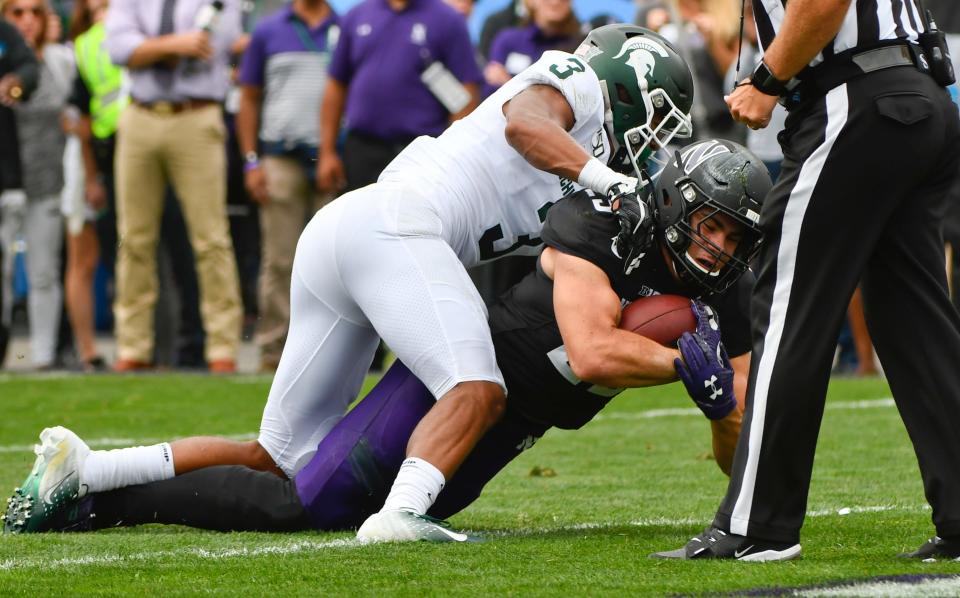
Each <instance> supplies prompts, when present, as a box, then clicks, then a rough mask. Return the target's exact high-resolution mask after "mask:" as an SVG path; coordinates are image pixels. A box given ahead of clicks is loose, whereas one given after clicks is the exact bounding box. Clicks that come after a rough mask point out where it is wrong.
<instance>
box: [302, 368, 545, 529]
mask: <svg viewBox="0 0 960 598" xmlns="http://www.w3.org/2000/svg"><path fill="white" fill-rule="evenodd" d="M434 403H436V401H435V400H434V398H433V396H432V395H431V394H430V392H429V391H428V390H427V388H426V387H425V386H424V385H423V384H422V383H421V382H420V380H418V379H417V377H416V376H414V375H413V374H412V373H411V372H410V370H408V369H407V368H406V366H404V365H403V364H402V363H400V362H399V361H397V362H395V363H394V364H393V366H392V367H391V368H390V369H389V371H387V373H386V374H385V375H384V376H383V378H382V379H381V380H380V382H378V383H377V385H376V386H375V387H374V388H373V390H371V391H370V393H369V394H368V395H367V396H366V397H364V399H363V400H362V401H360V403H359V404H358V405H357V406H356V407H354V408H353V409H352V410H351V411H350V412H349V413H347V415H346V416H344V418H343V419H342V420H340V422H339V423H337V425H336V426H335V427H334V428H333V429H332V430H331V431H330V433H329V434H327V436H325V437H324V439H323V440H322V441H321V442H320V444H319V445H318V446H317V452H316V454H315V455H314V457H313V458H312V459H311V460H310V462H309V463H308V464H307V465H306V467H304V468H303V469H302V470H300V472H299V473H298V474H297V475H296V477H295V478H294V483H295V485H296V489H297V494H298V496H299V498H300V501H301V502H302V503H303V507H304V509H306V511H307V513H308V514H309V515H310V518H311V520H312V521H313V524H314V525H315V526H316V527H317V528H318V529H323V530H335V529H347V528H356V527H359V526H360V524H361V523H363V521H364V520H365V519H366V518H367V517H369V516H370V515H372V514H373V513H375V512H377V511H379V510H380V508H381V507H382V506H383V503H384V501H385V500H386V498H387V494H388V493H389V492H390V487H391V486H392V485H393V480H394V478H395V477H396V475H397V472H398V471H399V470H400V464H401V463H403V460H404V459H405V458H406V450H407V442H408V441H409V440H410V435H411V434H412V433H413V430H414V428H415V427H416V426H417V424H418V423H419V422H420V419H421V418H423V416H424V415H426V413H427V411H429V410H430V408H431V407H433V405H434ZM546 430H547V426H544V425H542V424H537V423H534V422H531V421H529V420H527V419H526V418H524V417H522V416H521V415H520V414H518V413H517V412H516V411H514V410H512V409H510V406H509V402H508V406H507V410H506V412H505V413H504V416H503V418H502V419H501V420H500V422H499V423H497V424H496V425H495V426H494V427H493V428H491V429H490V430H489V431H488V432H487V434H486V436H484V437H483V438H482V439H481V440H480V442H479V443H477V446H476V447H475V448H474V450H473V452H472V453H471V454H470V455H469V456H468V457H467V459H466V460H465V461H464V463H463V465H461V467H460V469H459V470H458V471H457V473H456V474H454V476H453V477H452V478H451V479H450V480H448V481H447V484H446V486H445V487H444V489H443V492H441V493H440V496H439V497H438V498H437V502H436V503H434V505H433V507H432V508H431V509H430V512H429V514H430V515H431V516H434V517H439V518H441V519H444V518H447V517H450V516H451V515H453V514H455V513H458V512H459V511H461V510H463V509H464V508H466V507H467V506H468V505H469V504H470V503H472V502H473V501H474V500H476V499H477V497H478V496H480V492H481V491H482V490H483V487H484V486H485V485H486V484H487V482H488V481H490V479H491V478H493V476H494V475H496V474H497V472H499V471H500V470H501V469H503V468H504V467H505V466H506V464H507V463H509V462H510V461H511V460H513V458H514V457H516V456H517V455H519V454H520V453H521V452H523V450H524V449H526V448H529V447H530V446H532V445H533V443H534V442H535V441H536V440H537V439H539V438H540V437H541V436H543V434H544V432H546Z"/></svg>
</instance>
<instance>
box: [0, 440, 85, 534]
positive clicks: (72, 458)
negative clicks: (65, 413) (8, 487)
mask: <svg viewBox="0 0 960 598" xmlns="http://www.w3.org/2000/svg"><path fill="white" fill-rule="evenodd" d="M33 452H34V453H36V455H37V460H36V461H34V463H33V469H32V470H31V471H30V475H28V476H27V479H26V480H24V482H23V484H22V485H21V486H20V487H19V488H16V489H14V491H13V496H11V497H10V498H9V499H7V510H6V513H4V515H3V531H4V533H7V534H21V533H34V532H43V531H49V530H51V529H54V525H55V524H56V522H57V521H58V520H59V519H62V513H60V512H61V511H63V510H64V509H66V508H68V507H73V506H75V503H76V502H77V501H78V500H79V499H80V498H81V497H82V496H83V495H85V494H86V488H85V487H83V486H81V484H80V470H81V468H82V467H83V463H84V461H85V460H86V458H87V455H89V454H90V449H89V448H88V447H87V445H86V443H84V442H83V441H82V440H80V438H79V437H78V436H77V435H76V434H74V433H73V432H71V431H70V430H68V429H66V428H64V427H61V426H57V427H55V428H47V429H45V430H44V431H43V432H41V433H40V444H39V445H37V446H35V447H34V449H33Z"/></svg>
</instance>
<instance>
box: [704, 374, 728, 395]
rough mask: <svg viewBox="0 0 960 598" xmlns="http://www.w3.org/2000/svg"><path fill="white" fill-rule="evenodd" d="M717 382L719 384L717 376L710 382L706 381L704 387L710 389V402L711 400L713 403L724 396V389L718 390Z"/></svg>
mask: <svg viewBox="0 0 960 598" xmlns="http://www.w3.org/2000/svg"><path fill="white" fill-rule="evenodd" d="M716 382H717V377H716V376H710V379H709V380H704V381H703V387H704V388H707V387H710V400H711V401H716V400H717V397H720V396H723V389H722V388H717V384H716Z"/></svg>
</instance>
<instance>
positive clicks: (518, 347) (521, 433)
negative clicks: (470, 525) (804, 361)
mask: <svg viewBox="0 0 960 598" xmlns="http://www.w3.org/2000/svg"><path fill="white" fill-rule="evenodd" d="M618 231H619V224H618V221H617V218H616V216H614V215H613V214H612V213H611V212H610V206H609V204H608V203H607V200H606V198H604V197H600V196H597V195H595V194H593V193H590V192H580V193H576V194H574V195H570V196H568V197H566V198H564V199H562V200H560V201H559V202H558V203H557V204H556V205H554V206H553V207H552V208H551V210H550V212H549V214H548V216H547V220H546V224H545V226H544V228H543V240H544V243H545V244H546V245H547V246H550V247H554V248H556V249H558V250H560V251H563V252H565V253H568V254H571V255H576V256H578V257H582V258H584V259H586V260H589V261H590V262H592V263H594V264H596V265H598V266H599V267H600V268H602V269H603V271H604V272H606V274H607V276H608V277H609V278H610V282H611V284H612V285H613V288H614V289H615V290H616V292H617V294H618V295H619V296H620V297H621V299H622V300H623V303H624V304H626V303H628V302H629V301H631V300H633V299H636V298H637V297H645V296H649V295H653V294H656V293H670V294H679V295H687V296H692V295H694V293H692V292H690V290H689V289H684V288H682V287H681V286H679V284H678V283H677V282H676V281H675V280H674V278H673V276H672V275H671V273H670V271H669V270H668V269H667V265H666V262H665V260H664V257H663V255H662V253H661V251H660V249H659V248H658V247H652V248H651V250H650V251H649V252H647V254H646V255H645V256H643V257H641V258H640V262H639V264H638V265H637V267H635V268H634V269H632V270H631V272H630V274H629V275H626V274H624V268H623V260H622V259H621V258H620V257H619V256H618V255H617V254H616V252H615V251H614V250H613V238H614V237H615V236H616V235H617V232H618ZM752 282H753V275H752V274H749V273H747V274H746V275H744V276H743V277H742V278H741V280H740V281H739V283H738V284H736V285H734V286H733V287H731V289H730V290H729V291H728V292H727V293H726V294H725V295H722V296H718V297H712V298H709V302H710V303H711V305H713V306H714V307H715V308H716V309H717V311H718V312H719V316H720V328H721V330H722V333H723V339H724V342H725V343H726V345H727V350H728V352H729V353H730V355H732V356H736V355H740V354H743V353H745V352H746V351H748V350H749V347H750V343H749V340H750V339H749V324H748V318H747V312H746V310H747V299H748V297H749V294H750V289H751V285H752ZM490 326H491V330H492V332H493V341H494V346H495V347H496V351H497V362H498V364H499V365H500V369H501V371H502V372H503V374H504V379H505V380H506V383H507V388H508V389H509V395H508V397H507V408H506V411H505V413H504V414H503V417H502V418H501V419H500V421H498V422H497V423H496V424H495V425H494V426H493V427H492V428H491V429H490V430H489V431H488V432H487V434H486V435H485V436H484V437H483V438H482V439H481V440H480V442H478V443H477V445H476V447H475V448H474V450H473V451H472V452H471V453H470V455H469V456H468V457H467V459H466V460H465V461H464V462H463V464H462V465H461V466H460V468H459V469H458V470H457V473H456V474H455V475H454V476H452V477H451V478H450V479H449V480H447V484H446V486H445V487H444V490H443V492H441V493H440V495H439V496H438V498H437V501H436V502H435V503H434V505H433V507H432V508H431V509H430V511H429V513H430V515H433V516H435V517H440V518H446V517H449V516H451V515H453V514H455V513H457V512H459V511H460V510H462V509H463V508H465V507H466V506H467V505H469V504H470V503H472V502H473V501H474V500H476V498H477V497H478V496H480V493H481V491H482V490H483V487H484V486H485V485H486V483H487V482H488V481H489V480H490V479H492V478H493V477H494V476H495V475H496V474H497V473H498V472H499V471H500V470H501V469H503V468H504V467H505V466H506V465H507V464H508V463H509V462H510V461H512V460H513V459H514V458H516V456H517V455H519V454H520V453H521V452H523V451H524V450H526V449H528V448H530V447H532V446H533V445H534V443H535V442H536V441H537V440H538V439H539V438H540V437H541V436H543V434H544V433H546V432H547V430H549V428H551V427H553V426H556V427H559V428H579V427H580V426H582V425H583V424H585V423H586V422H588V421H590V419H591V418H593V416H594V415H596V414H597V412H598V411H600V410H601V409H602V408H603V407H604V405H606V404H607V402H609V401H610V399H611V398H612V397H613V396H614V395H616V394H617V393H618V392H620V391H619V389H609V388H600V387H597V386H593V385H590V384H587V383H584V382H580V381H579V380H577V379H576V378H575V377H574V375H573V372H572V371H571V370H570V367H569V365H568V363H567V360H566V353H565V350H564V347H563V340H562V339H561V337H560V330H559V328H558V327H557V323H556V320H555V316H554V312H553V281H551V280H550V279H549V278H547V277H546V276H545V275H544V273H543V271H542V270H540V269H538V270H537V271H535V272H532V273H530V274H529V275H527V277H526V278H524V279H523V281H522V282H520V283H519V284H518V285H517V286H515V287H513V289H511V290H510V291H508V292H507V293H506V294H505V295H504V296H503V297H502V298H501V300H500V302H499V303H497V304H496V305H495V306H494V307H492V308H491V311H490ZM434 404H435V399H434V397H433V396H431V394H430V392H429V391H428V390H427V388H426V387H425V386H424V385H423V384H422V383H421V382H420V381H419V380H418V379H417V378H416V377H415V376H414V375H413V374H412V373H411V372H410V370H408V369H407V368H406V367H404V365H403V364H402V363H400V362H399V361H398V362H396V363H394V365H393V366H392V367H391V368H390V370H389V371H388V372H387V373H386V374H385V375H384V376H383V378H381V380H380V381H379V382H378V383H377V385H376V386H375V387H374V388H373V390H371V391H370V393H369V394H368V395H367V396H366V397H364V399H363V400H362V401H360V403H359V404H358V405H357V406H356V407H354V408H353V409H352V410H351V411H350V412H349V413H348V414H347V415H346V416H345V417H344V418H343V419H342V420H341V421H340V422H339V423H338V424H337V425H336V426H334V428H333V429H332V430H331V431H330V433H329V434H327V435H326V436H325V437H324V438H323V440H322V441H321V442H320V444H319V446H318V447H317V453H316V455H315V456H314V457H313V459H312V460H311V461H310V462H309V463H308V464H307V465H306V467H304V468H303V469H302V470H300V472H298V473H297V475H296V477H295V478H294V479H293V480H281V479H280V478H278V477H276V476H274V475H273V474H270V473H266V472H258V471H253V470H249V469H246V468H243V467H235V466H234V467H228V466H224V467H210V468H207V469H201V470H197V471H193V472H190V473H187V474H185V475H180V476H177V477H175V478H173V479H170V480H164V481H162V482H155V483H152V484H145V485H143V486H133V487H129V488H123V489H120V490H114V491H111V492H106V493H102V494H97V495H93V496H94V499H93V500H91V501H88V502H87V503H85V505H86V508H88V509H91V511H90V513H91V514H93V515H96V516H95V517H93V518H90V519H87V520H85V525H87V526H88V527H87V529H90V528H99V527H112V526H115V525H136V524H139V523H179V524H185V525H191V526H195V527H203V528H208V529H218V530H254V531H292V530H298V529H307V528H311V527H312V528H317V529H345V528H354V527H357V526H359V525H360V524H361V523H362V522H363V520H364V519H366V517H368V516H369V515H370V514H372V513H374V512H376V511H377V510H378V509H379V508H380V507H381V506H382V505H383V502H384V500H385V499H386V497H387V494H388V492H389V490H390V485H391V482H392V480H393V479H394V478H395V477H396V475H397V471H399V469H400V465H401V463H402V462H403V460H404V458H405V456H406V447H407V444H408V441H409V439H410V435H411V434H412V433H413V430H414V428H415V427H416V425H417V424H418V423H419V422H420V420H421V418H422V417H423V416H424V415H425V414H426V413H427V412H428V411H429V410H430V409H431V408H432V407H433V405H434Z"/></svg>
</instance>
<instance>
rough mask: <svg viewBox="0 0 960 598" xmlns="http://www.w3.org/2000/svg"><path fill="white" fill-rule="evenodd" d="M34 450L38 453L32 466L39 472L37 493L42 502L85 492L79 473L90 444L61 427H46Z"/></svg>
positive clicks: (71, 497) (48, 502) (49, 502)
mask: <svg viewBox="0 0 960 598" xmlns="http://www.w3.org/2000/svg"><path fill="white" fill-rule="evenodd" d="M33 452H34V453H36V455H37V461H36V463H35V464H34V466H33V469H34V472H36V473H39V474H40V480H39V482H40V483H39V485H38V494H39V495H40V496H39V498H40V499H41V500H43V502H44V503H47V504H51V503H53V502H55V501H56V499H59V500H63V499H64V498H70V499H73V498H80V497H82V496H83V495H85V494H86V493H87V487H86V485H84V484H83V483H82V480H81V479H80V472H81V470H82V469H83V464H84V463H85V462H86V460H87V457H88V456H89V455H90V447H88V446H87V443H86V442H84V441H83V440H80V437H79V436H77V435H76V434H74V433H73V432H71V431H70V430H68V429H67V428H64V427H63V426H56V427H54V428H46V429H44V430H43V431H42V432H40V444H39V445H37V446H35V447H34V449H33Z"/></svg>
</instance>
